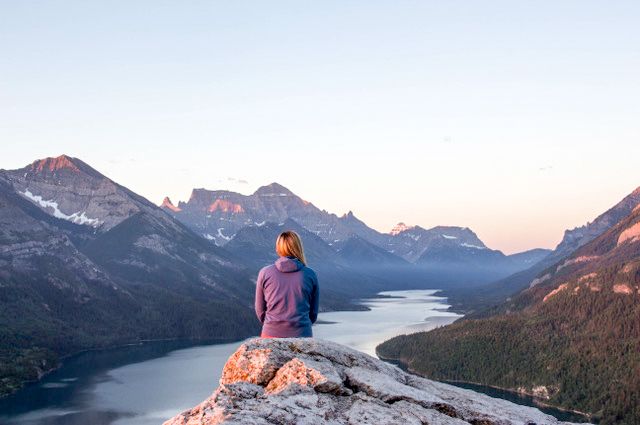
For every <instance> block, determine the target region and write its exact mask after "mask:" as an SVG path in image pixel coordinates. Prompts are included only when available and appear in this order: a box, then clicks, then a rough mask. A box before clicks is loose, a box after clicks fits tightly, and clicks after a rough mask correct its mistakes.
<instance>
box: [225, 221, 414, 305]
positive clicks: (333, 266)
mask: <svg viewBox="0 0 640 425" xmlns="http://www.w3.org/2000/svg"><path fill="white" fill-rule="evenodd" d="M284 230H294V231H295V232H297V233H298V234H299V235H300V237H301V238H302V240H303V244H304V249H305V252H306V253H307V255H308V257H307V261H308V264H309V266H310V267H312V268H313V269H314V270H315V271H316V273H317V274H318V278H319V280H320V282H321V287H322V292H321V297H322V302H321V308H322V309H324V310H326V309H330V310H339V309H359V308H362V307H361V306H360V305H359V304H353V302H352V300H353V299H355V298H363V297H372V296H374V295H375V294H377V293H378V292H380V291H383V290H389V289H392V288H396V289H399V288H404V287H406V285H411V283H412V281H411V280H410V276H409V273H408V271H405V270H404V269H403V270H399V271H397V272H396V273H395V274H394V275H392V274H391V272H389V273H387V272H386V271H385V272H383V271H381V270H379V268H378V267H376V268H374V269H372V268H370V266H371V265H372V264H373V262H374V261H375V260H378V259H380V258H381V257H382V258H385V259H386V260H387V261H388V262H389V263H388V264H395V265H398V266H401V267H404V266H410V264H409V263H407V262H406V261H404V260H403V259H401V258H399V257H396V256H394V255H393V254H390V253H388V252H386V251H384V250H383V249H381V248H378V247H377V246H375V245H373V244H370V243H369V242H366V241H364V240H363V239H360V238H359V237H357V236H352V237H351V238H349V239H348V240H347V241H346V242H345V244H343V245H341V246H344V247H345V248H346V251H344V250H341V249H339V248H338V247H337V246H336V245H329V244H328V243H327V242H325V241H324V240H322V238H320V237H319V236H317V235H315V234H314V233H311V232H310V231H309V230H307V229H305V228H304V227H302V226H301V225H300V224H298V223H297V222H295V221H294V220H292V219H286V220H285V221H284V222H283V223H265V224H262V225H260V226H248V227H244V228H242V229H240V230H239V231H238V233H236V235H235V236H234V238H233V239H231V240H230V241H229V242H228V243H227V244H226V245H225V246H224V248H225V250H227V251H229V252H230V253H231V254H233V255H234V256H236V257H237V258H240V259H242V260H243V262H245V263H246V264H250V266H251V267H253V270H255V271H256V272H257V271H258V270H259V269H260V268H261V267H264V266H265V265H268V264H272V263H273V262H274V261H275V260H276V258H277V255H276V253H275V240H276V238H277V236H278V235H279V234H280V233H281V232H282V231H284ZM356 240H357V242H356ZM356 247H360V248H362V250H361V251H359V250H357V249H356ZM372 253H376V254H377V255H378V257H373V256H372ZM415 284H417V283H415Z"/></svg>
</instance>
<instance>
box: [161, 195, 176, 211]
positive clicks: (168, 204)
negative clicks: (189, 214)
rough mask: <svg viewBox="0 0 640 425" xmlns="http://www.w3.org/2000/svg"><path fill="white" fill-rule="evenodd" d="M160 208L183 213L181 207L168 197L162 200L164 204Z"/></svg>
mask: <svg viewBox="0 0 640 425" xmlns="http://www.w3.org/2000/svg"><path fill="white" fill-rule="evenodd" d="M160 208H166V209H168V210H170V211H173V212H178V211H181V209H180V208H179V207H176V206H175V205H174V204H173V202H171V199H170V198H169V197H168V196H165V197H164V199H163V200H162V203H161V204H160Z"/></svg>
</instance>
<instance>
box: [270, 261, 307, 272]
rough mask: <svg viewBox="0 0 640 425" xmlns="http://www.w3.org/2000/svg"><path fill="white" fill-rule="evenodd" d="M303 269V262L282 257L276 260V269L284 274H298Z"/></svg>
mask: <svg viewBox="0 0 640 425" xmlns="http://www.w3.org/2000/svg"><path fill="white" fill-rule="evenodd" d="M303 267H304V264H302V261H300V260H298V259H297V258H294V257H280V258H278V259H277V260H276V269H278V270H280V271H281V272H284V273H292V272H297V271H298V270H300V269H301V268H303Z"/></svg>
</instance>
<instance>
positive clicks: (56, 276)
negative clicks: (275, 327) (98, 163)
mask: <svg viewBox="0 0 640 425" xmlns="http://www.w3.org/2000/svg"><path fill="white" fill-rule="evenodd" d="M0 223H1V224H2V226H1V229H0V394H3V393H6V392H10V391H12V390H14V389H16V388H17V387H19V386H20V385H21V383H22V382H23V381H24V380H26V379H35V378H38V377H39V376H41V375H42V373H44V372H45V371H46V370H47V369H50V368H52V367H55V366H56V364H57V362H58V359H59V358H60V356H64V355H67V354H70V353H73V352H76V351H78V350H81V349H87V348H95V347H105V346H111V345H115V344H122V343H128V342H134V341H140V340H148V339H158V338H185V339H187V338H188V339H218V340H221V339H224V340H229V339H238V338H243V337H246V336H249V335H254V334H255V333H256V332H257V331H258V323H257V320H256V319H255V317H254V316H255V314H254V313H253V311H252V297H253V292H254V285H253V281H254V278H255V276H254V274H253V273H252V271H251V270H250V269H249V268H247V267H246V266H244V265H243V264H242V263H241V262H239V261H238V260H237V259H236V258H235V257H233V256H232V255H231V254H229V253H228V252H226V251H224V250H222V249H220V248H218V247H216V246H215V245H213V244H211V243H209V242H207V241H206V240H204V239H202V238H201V237H200V236H199V235H196V234H194V233H193V232H192V231H191V230H189V229H188V228H187V227H185V226H184V225H182V224H181V223H180V222H178V221H176V220H175V219H173V218H172V217H170V216H169V215H168V214H166V213H165V212H164V211H162V210H161V209H159V208H158V207H156V206H154V205H153V204H152V203H150V202H149V201H147V200H146V199H144V198H142V197H140V196H139V195H136V194H135V193H133V192H131V191H130V190H128V189H126V188H125V187H123V186H120V185H118V184H117V183H115V182H113V181H111V180H110V179H108V178H107V177H105V176H103V175H102V174H100V173H99V172H98V171H96V170H95V169H93V168H91V167H90V166H88V165H87V164H85V163H84V162H82V161H80V160H78V159H76V158H71V157H68V156H61V157H58V158H47V159H45V160H41V161H36V162H34V163H33V164H31V165H29V166H27V167H25V168H22V169H20V170H0Z"/></svg>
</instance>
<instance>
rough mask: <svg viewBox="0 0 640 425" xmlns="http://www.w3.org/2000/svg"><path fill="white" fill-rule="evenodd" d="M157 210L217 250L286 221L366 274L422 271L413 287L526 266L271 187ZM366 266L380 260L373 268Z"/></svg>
mask: <svg viewBox="0 0 640 425" xmlns="http://www.w3.org/2000/svg"><path fill="white" fill-rule="evenodd" d="M161 208H162V209H164V210H165V211H166V212H167V213H169V214H170V215H172V216H173V217H175V218H176V219H178V220H180V221H181V222H183V223H184V224H185V225H187V226H188V227H190V228H191V229H192V230H194V231H195V232H196V233H198V234H200V235H202V236H203V237H205V238H206V239H209V240H211V241H213V242H215V244H216V245H218V246H226V245H227V244H229V243H230V241H232V240H233V239H234V238H236V237H237V235H238V234H239V232H240V231H241V230H242V229H244V228H246V227H260V226H263V225H264V224H265V223H284V222H286V221H287V220H289V219H290V220H293V221H295V222H296V223H298V224H299V225H300V226H301V227H302V228H304V229H306V230H307V231H309V232H311V233H313V234H315V235H317V236H318V237H319V238H321V239H322V240H323V241H325V242H326V243H327V244H329V245H331V246H336V247H337V248H338V249H340V250H341V252H340V256H345V257H346V256H348V255H350V253H353V254H355V255H356V257H360V259H364V260H365V261H366V262H368V265H369V266H370V267H375V268H377V269H382V268H381V267H380V265H382V264H384V265H386V266H391V263H389V262H388V261H391V262H393V263H394V265H393V267H394V269H397V268H398V267H402V266H407V267H408V270H410V271H411V273H413V274H415V268H411V267H410V266H409V264H408V263H414V262H415V263H416V264H419V265H420V266H421V267H422V268H423V269H425V270H426V272H425V273H424V275H423V276H422V279H420V280H421V281H422V282H423V283H422V284H421V286H424V285H425V283H424V282H430V283H429V284H428V285H430V286H431V287H442V285H445V284H446V285H449V284H455V285H466V284H472V285H475V284H481V283H486V282H488V281H491V280H496V279H498V278H502V277H505V276H507V275H509V274H511V273H513V272H515V271H518V270H522V269H523V268H527V267H530V266H531V265H532V263H531V262H529V261H526V260H523V259H524V257H525V255H524V254H523V256H522V257H510V256H505V255H504V254H503V253H502V252H500V251H496V250H490V249H488V248H487V247H486V246H485V244H484V243H483V242H482V241H481V240H480V239H479V238H478V237H477V235H476V234H475V233H474V232H473V231H471V230H470V229H468V228H462V227H453V226H437V227H434V228H432V229H428V230H427V229H424V228H422V227H420V226H407V225H405V224H403V223H400V224H398V225H397V226H396V227H395V228H394V229H393V230H392V231H391V232H390V233H388V234H385V233H380V232H378V231H376V230H374V229H372V228H370V227H369V226H367V225H366V224H365V223H364V222H363V221H361V220H360V219H358V218H357V217H356V216H355V215H354V214H353V212H351V211H349V212H348V213H347V214H344V215H342V216H340V217H338V216H336V215H335V214H330V213H328V212H326V211H324V210H320V209H318V208H317V207H316V206H314V205H313V204H312V203H310V202H308V201H305V200H303V199H302V198H300V197H299V196H297V195H295V194H294V193H293V192H291V191H290V190H289V189H287V188H285V187H284V186H282V185H280V184H278V183H272V184H270V185H267V186H263V187H261V188H259V189H258V190H257V191H256V192H255V193H253V194H251V195H242V194H239V193H235V192H230V191H225V190H215V191H213V190H206V189H194V190H193V192H192V194H191V197H190V199H189V201H188V202H179V203H178V205H177V206H176V205H175V204H173V202H171V200H170V199H169V198H165V199H164V201H163V202H162V204H161ZM247 234H248V233H245V234H244V235H243V236H244V237H246V236H247ZM341 247H345V248H344V249H343V248H341ZM364 250H367V254H368V256H367V255H365V251H364ZM399 257H401V258H403V259H404V260H406V261H405V262H402V261H399ZM527 258H529V260H531V259H534V258H537V257H536V255H531V256H529V257H527ZM351 259H352V260H354V258H351ZM373 259H384V260H383V262H382V263H380V262H377V261H373ZM352 264H355V261H352ZM361 265H363V264H361ZM387 271H388V270H387ZM412 279H413V280H415V279H417V276H415V277H412Z"/></svg>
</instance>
